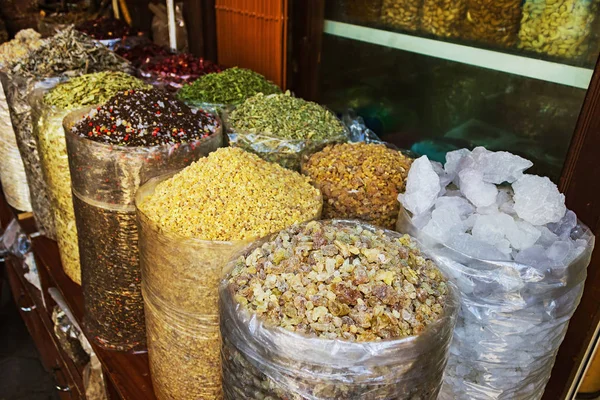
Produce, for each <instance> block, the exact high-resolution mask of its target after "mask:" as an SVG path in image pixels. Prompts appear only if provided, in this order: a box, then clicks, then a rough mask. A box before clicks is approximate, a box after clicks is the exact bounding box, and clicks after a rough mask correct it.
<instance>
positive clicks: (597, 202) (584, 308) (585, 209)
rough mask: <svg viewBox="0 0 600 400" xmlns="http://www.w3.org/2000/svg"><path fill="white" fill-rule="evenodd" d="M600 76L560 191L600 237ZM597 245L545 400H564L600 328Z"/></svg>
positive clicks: (588, 97)
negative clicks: (579, 301)
mask: <svg viewBox="0 0 600 400" xmlns="http://www.w3.org/2000/svg"><path fill="white" fill-rule="evenodd" d="M599 149H600V74H599V73H598V64H597V65H596V71H595V73H594V76H593V77H592V81H591V83H590V87H589V89H588V93H587V95H586V98H585V101H584V104H583V107H582V110H581V114H580V116H579V120H578V121H577V125H576V128H575V133H574V135H573V138H572V141H571V145H570V148H569V154H568V156H567V161H566V162H565V166H564V169H563V174H562V177H561V181H560V189H561V191H563V192H564V193H565V195H566V198H567V206H568V207H569V208H570V209H572V210H573V211H575V212H576V213H577V216H578V217H579V219H581V220H582V221H583V222H584V223H586V224H587V225H588V226H589V227H590V228H591V229H592V231H593V232H594V234H595V235H598V233H600V157H599V151H600V150H599ZM599 305H600V245H599V244H598V243H596V249H595V251H594V254H593V256H592V262H591V263H590V265H589V267H588V276H587V280H586V282H585V290H584V292H583V298H582V299H581V303H580V304H579V307H578V308H577V311H576V312H575V315H574V316H573V318H572V319H571V323H570V325H569V330H568V332H567V335H566V337H565V340H564V342H563V344H562V346H561V347H560V350H559V352H558V356H557V357H556V363H555V364H554V369H553V370H552V376H551V378H550V382H549V383H548V386H547V387H546V392H545V394H544V397H543V399H544V400H551V399H564V398H566V395H567V392H568V390H569V388H570V386H571V384H572V383H573V380H574V379H575V378H576V373H577V369H578V368H579V366H580V365H581V363H582V362H583V361H584V356H585V352H586V350H587V348H588V345H589V344H590V341H591V340H592V339H593V335H594V332H595V329H596V327H597V326H598V324H599V323H600V306H599Z"/></svg>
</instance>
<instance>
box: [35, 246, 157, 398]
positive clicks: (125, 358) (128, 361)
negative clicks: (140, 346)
mask: <svg viewBox="0 0 600 400" xmlns="http://www.w3.org/2000/svg"><path fill="white" fill-rule="evenodd" d="M33 249H34V253H35V255H36V258H37V259H38V261H39V264H40V265H43V266H44V267H45V268H46V269H47V271H48V273H49V274H50V277H51V278H52V279H53V280H54V282H56V287H57V288H58V289H59V290H60V291H61V294H62V295H63V297H64V298H65V301H66V302H67V305H68V306H69V308H71V311H72V312H73V314H74V316H75V318H76V319H77V322H78V323H79V324H80V325H81V326H83V296H82V292H81V287H80V286H79V285H77V284H76V283H74V282H73V281H71V280H70V279H69V278H68V277H67V276H66V275H65V273H64V272H63V270H62V267H61V265H60V261H59V255H58V247H57V246H56V243H55V242H54V241H52V240H50V239H48V238H46V237H43V236H40V237H37V238H35V239H33ZM88 340H89V341H90V343H92V347H93V348H94V352H95V353H96V355H97V356H98V359H99V360H100V362H101V363H102V365H103V367H104V368H105V369H106V371H107V372H108V378H109V379H110V380H111V382H112V383H113V385H114V388H115V390H116V391H117V393H118V394H119V395H120V396H121V398H123V399H125V400H138V399H139V400H142V399H144V400H152V399H155V398H156V397H155V396H154V391H153V389H152V381H151V380H150V370H149V368H148V355H147V354H145V353H142V354H130V353H122V352H117V351H111V350H105V349H102V348H100V347H98V346H97V345H95V343H94V342H93V341H92V338H90V337H88Z"/></svg>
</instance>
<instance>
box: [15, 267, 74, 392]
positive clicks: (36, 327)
mask: <svg viewBox="0 0 600 400" xmlns="http://www.w3.org/2000/svg"><path fill="white" fill-rule="evenodd" d="M6 274H7V276H8V282H9V284H10V287H11V290H12V293H13V297H14V300H15V304H16V305H17V308H18V310H19V313H20V314H21V318H22V319H23V321H24V322H25V325H26V326H27V330H28V331H29V333H30V335H31V338H32V339H33V342H34V343H35V346H36V348H37V349H38V352H39V354H40V359H41V361H42V365H43V366H44V368H45V369H46V370H47V371H48V372H50V373H51V374H52V375H53V377H54V380H55V382H56V385H58V386H60V387H63V388H65V389H66V388H67V387H68V388H69V391H68V392H61V393H59V394H60V395H61V398H67V399H79V398H82V397H83V393H84V390H83V382H82V379H81V374H80V370H79V369H78V368H77V367H76V366H75V364H74V363H73V362H72V361H71V360H70V359H69V358H68V356H67V355H66V353H65V352H64V351H63V350H62V348H61V346H60V344H59V342H58V340H57V339H56V337H55V336H54V334H53V324H52V321H51V320H50V318H48V316H47V315H46V310H45V309H44V306H43V304H37V303H36V302H35V301H34V300H33V298H32V297H31V296H30V293H32V292H33V291H37V289H36V288H34V287H33V286H31V285H30V284H29V282H27V281H25V279H24V278H23V268H22V267H21V261H20V260H17V259H15V258H14V257H10V258H9V259H8V260H7V262H6Z"/></svg>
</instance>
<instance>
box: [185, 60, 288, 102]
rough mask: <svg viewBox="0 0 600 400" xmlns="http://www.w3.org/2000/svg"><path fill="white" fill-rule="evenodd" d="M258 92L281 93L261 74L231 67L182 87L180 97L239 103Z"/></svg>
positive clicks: (187, 100) (200, 100)
mask: <svg viewBox="0 0 600 400" xmlns="http://www.w3.org/2000/svg"><path fill="white" fill-rule="evenodd" d="M257 93H263V94H265V95H269V94H273V93H281V89H279V87H278V86H277V85H275V84H274V83H273V82H270V81H268V80H267V79H266V78H265V77H264V76H262V75H261V74H259V73H257V72H254V71H252V70H249V69H245V68H237V67H233V68H229V69H226V70H225V71H223V72H219V73H212V74H207V75H204V76H202V77H200V78H199V79H198V80H196V81H194V82H193V83H191V84H189V85H185V86H184V87H182V88H181V90H180V91H179V93H178V94H177V95H178V96H179V98H180V99H182V100H184V101H186V102H191V103H212V104H238V103H241V102H243V101H244V100H246V99H247V98H249V97H252V96H254V95H255V94H257Z"/></svg>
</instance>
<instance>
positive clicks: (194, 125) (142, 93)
mask: <svg viewBox="0 0 600 400" xmlns="http://www.w3.org/2000/svg"><path fill="white" fill-rule="evenodd" d="M218 127H219V122H218V121H217V119H216V118H215V117H214V116H212V115H210V114H207V113H205V112H204V111H202V110H197V111H196V110H192V109H190V108H189V107H188V106H187V105H185V104H184V103H183V102H181V101H180V100H177V99H176V98H175V97H173V96H172V95H170V94H168V93H165V92H163V91H160V90H157V89H145V90H133V89H132V90H126V91H124V92H120V93H118V94H116V95H115V96H113V97H112V98H111V99H110V100H109V101H108V102H106V104H104V105H102V106H101V107H98V108H97V109H95V110H92V111H90V113H89V114H88V115H87V116H85V117H84V118H83V119H82V120H81V121H80V122H79V123H78V124H77V125H75V126H74V127H73V130H74V131H75V132H77V133H78V134H79V135H80V136H83V137H87V138H88V139H90V140H93V141H96V142H101V143H106V144H116V145H122V146H145V147H147V146H156V145H161V144H175V143H186V142H187V141H189V140H195V139H203V138H205V137H208V136H209V135H211V134H213V133H214V132H215V131H216V130H217V128H218Z"/></svg>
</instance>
